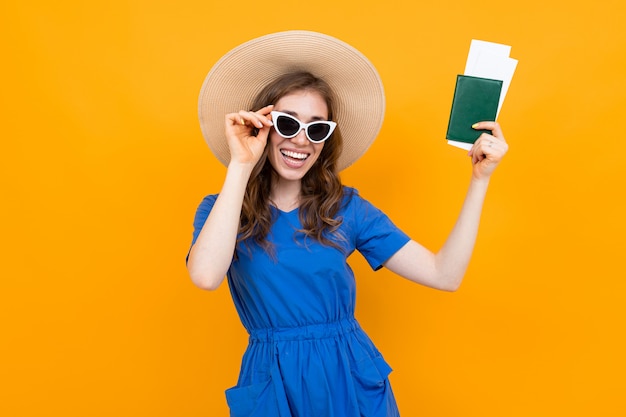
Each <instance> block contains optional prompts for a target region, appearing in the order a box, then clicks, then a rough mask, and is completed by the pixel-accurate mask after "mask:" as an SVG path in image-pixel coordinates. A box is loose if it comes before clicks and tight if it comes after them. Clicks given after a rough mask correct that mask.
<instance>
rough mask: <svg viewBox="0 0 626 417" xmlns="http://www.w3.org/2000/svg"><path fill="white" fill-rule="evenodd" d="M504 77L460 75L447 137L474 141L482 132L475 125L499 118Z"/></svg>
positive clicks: (453, 99)
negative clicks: (502, 78)
mask: <svg viewBox="0 0 626 417" xmlns="http://www.w3.org/2000/svg"><path fill="white" fill-rule="evenodd" d="M501 91H502V81H501V80H493V79H490V78H480V77H472V76H469V75H457V77H456V87H455V88H454V97H453V98H452V109H451V110H450V120H449V121H448V132H447V133H446V139H448V140H454V141H457V142H465V143H474V142H475V141H476V139H478V137H479V136H480V135H481V133H482V132H487V133H491V132H490V131H488V130H476V129H472V125H473V124H474V123H477V122H483V121H493V120H496V114H497V111H498V102H499V101H500V92H501Z"/></svg>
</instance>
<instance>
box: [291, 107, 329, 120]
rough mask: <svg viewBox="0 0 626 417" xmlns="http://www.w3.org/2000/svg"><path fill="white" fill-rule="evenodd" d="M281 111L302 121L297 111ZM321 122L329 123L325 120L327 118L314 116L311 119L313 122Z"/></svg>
mask: <svg viewBox="0 0 626 417" xmlns="http://www.w3.org/2000/svg"><path fill="white" fill-rule="evenodd" d="M280 111H281V112H283V113H287V114H288V115H291V116H293V117H295V118H296V119H298V120H300V117H299V116H298V113H297V112H295V111H291V110H280ZM320 120H321V121H324V122H326V121H328V119H325V118H323V117H320V116H313V117H312V118H311V121H312V122H318V121H320Z"/></svg>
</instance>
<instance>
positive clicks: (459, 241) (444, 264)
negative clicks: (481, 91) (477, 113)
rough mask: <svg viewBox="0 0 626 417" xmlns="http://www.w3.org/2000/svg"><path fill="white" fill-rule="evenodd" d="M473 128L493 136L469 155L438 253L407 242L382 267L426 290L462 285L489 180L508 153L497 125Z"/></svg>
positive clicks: (482, 138)
mask: <svg viewBox="0 0 626 417" xmlns="http://www.w3.org/2000/svg"><path fill="white" fill-rule="evenodd" d="M473 127H474V128H475V129H488V130H491V131H492V134H491V135H489V134H486V133H483V134H482V135H481V136H480V137H479V138H478V140H477V141H476V143H474V146H473V147H472V149H470V151H469V153H468V155H469V156H470V157H471V158H472V179H471V182H470V185H469V189H468V191H467V195H466V197H465V201H464V203H463V207H462V208H461V212H460V214H459V217H458V219H457V221H456V223H455V225H454V228H453V229H452V231H451V233H450V235H449V236H448V238H447V239H446V242H445V243H444V245H443V246H442V248H441V249H440V250H439V252H437V253H433V252H431V251H429V250H428V249H426V248H425V247H423V246H422V245H420V244H419V243H417V242H415V241H410V242H409V243H407V244H406V245H405V246H404V247H403V248H402V249H400V250H399V251H398V252H396V253H395V254H394V255H393V256H392V257H391V258H390V259H389V260H388V261H387V262H385V264H384V265H385V267H387V268H388V269H389V270H391V271H393V272H395V273H397V274H399V275H401V276H403V277H405V278H407V279H409V280H411V281H414V282H417V283H420V284H423V285H426V286H428V287H432V288H436V289H441V290H446V291H455V290H457V289H458V288H459V286H460V285H461V281H462V280H463V276H464V275H465V271H466V270H467V265H468V264H469V261H470V258H471V256H472V252H473V250H474V244H475V242H476V235H477V233H478V225H479V223H480V215H481V212H482V207H483V202H484V200H485V195H486V193H487V188H488V185H489V179H490V178H491V174H492V173H493V171H494V170H495V168H496V167H497V165H498V164H499V163H500V161H501V159H502V157H503V156H504V155H505V154H506V152H507V150H508V144H507V143H506V141H505V139H504V136H503V134H502V130H501V128H500V126H499V125H498V124H497V123H496V122H481V123H477V124H475V125H474V126H473Z"/></svg>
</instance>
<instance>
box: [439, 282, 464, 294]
mask: <svg viewBox="0 0 626 417" xmlns="http://www.w3.org/2000/svg"><path fill="white" fill-rule="evenodd" d="M459 288H461V283H460V282H452V283H447V284H445V285H443V286H442V287H441V288H439V289H440V290H442V291H446V292H456V291H458V289H459Z"/></svg>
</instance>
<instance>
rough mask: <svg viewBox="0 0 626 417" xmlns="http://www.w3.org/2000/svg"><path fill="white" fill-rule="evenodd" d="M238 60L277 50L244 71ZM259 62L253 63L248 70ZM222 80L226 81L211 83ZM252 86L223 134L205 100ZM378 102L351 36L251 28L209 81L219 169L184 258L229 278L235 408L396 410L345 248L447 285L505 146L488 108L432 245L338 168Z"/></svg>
mask: <svg viewBox="0 0 626 417" xmlns="http://www.w3.org/2000/svg"><path fill="white" fill-rule="evenodd" d="M285 45H289V46H285ZM338 48H339V50H338ZM243 58H245V59H243ZM295 58H297V59H295ZM264 60H265V61H264ZM242 62H248V63H249V64H248V65H249V66H254V65H255V64H256V63H262V62H269V63H271V64H270V65H269V66H266V67H264V68H262V67H263V65H260V64H259V67H258V68H254V71H253V70H248V71H246V70H242V69H241V68H242ZM276 62H279V63H282V64H280V65H275V63H276ZM294 62H297V64H298V65H293V63H294ZM234 68H236V69H237V71H238V74H237V75H236V76H237V77H241V79H245V82H240V83H233V82H232V81H233V80H232V79H231V80H230V82H226V79H225V78H228V77H232V78H233V79H234V78H235V75H233V73H232V71H233V69H234ZM259 71H260V72H261V73H262V74H263V76H262V77H261V76H258V75H257V76H253V75H250V74H258V73H259ZM250 77H257V78H256V79H247V78H250ZM238 79H239V78H238ZM267 79H269V81H267ZM224 85H227V86H231V85H232V87H229V88H231V91H222V90H220V89H221V88H223V86H224ZM261 85H263V87H262V88H260V89H259V87H260V86H261ZM346 85H348V87H346ZM243 86H246V87H243ZM246 88H247V89H248V90H249V91H245V92H244V93H242V95H243V96H244V98H243V99H241V100H243V102H242V103H243V104H242V105H241V106H240V107H238V108H240V109H248V108H250V109H253V111H248V110H239V111H235V112H229V113H227V114H226V120H225V127H222V128H221V129H223V132H224V133H221V134H219V133H218V132H217V130H216V128H215V125H216V122H215V117H216V116H215V114H216V113H219V111H216V109H210V108H209V107H211V106H215V105H216V104H215V103H218V104H217V105H218V106H219V105H223V106H232V105H233V104H232V103H228V104H223V103H222V102H223V100H218V99H217V97H218V96H220V95H221V98H225V97H232V96H234V95H236V94H235V93H236V92H237V91H240V90H241V89H244V90H245V89H246ZM337 90H339V93H337ZM253 93H254V94H253ZM248 96H250V97H253V99H252V101H246V100H250V97H248ZM383 113H384V94H383V91H382V85H381V83H380V80H379V79H378V75H377V73H376V72H375V70H374V69H373V67H372V66H371V64H370V63H369V61H367V59H366V58H365V57H363V56H362V55H361V54H360V53H359V52H358V51H356V50H354V49H353V48H351V47H350V46H349V45H346V44H344V43H343V42H341V41H338V40H336V39H334V38H330V37H327V36H325V35H320V34H316V33H311V32H283V33H278V34H273V35H268V36H266V37H263V38H259V39H256V40H253V41H250V42H248V43H246V44H244V45H242V46H240V47H238V48H236V49H235V50H233V51H231V52H230V53H229V54H227V55H226V56H225V57H224V58H222V60H221V61H220V62H218V64H216V66H215V67H214V68H213V70H212V71H211V72H210V73H209V75H208V76H207V80H205V85H204V86H203V91H202V93H201V99H200V118H201V124H202V126H203V133H204V135H205V138H206V139H207V141H208V142H209V145H210V146H211V149H213V151H214V152H215V153H216V155H217V156H218V158H219V159H220V160H222V161H223V162H227V166H228V169H227V174H226V179H225V181H224V185H223V188H222V190H221V192H220V193H219V194H218V195H211V196H208V197H206V198H205V199H204V201H203V202H202V203H201V205H200V207H199V208H198V211H197V213H196V218H195V221H194V227H195V231H194V238H193V243H192V247H191V250H190V253H189V256H188V269H189V273H190V276H191V278H192V280H193V282H194V283H195V284H196V285H198V286H199V287H200V288H204V289H209V290H212V289H216V288H218V287H219V285H220V284H221V283H222V281H223V279H224V277H225V276H227V277H228V283H229V286H230V289H231V293H232V297H233V301H234V303H235V306H236V308H237V311H238V313H239V315H240V318H241V320H242V323H243V325H244V326H245V327H246V329H247V330H248V332H249V334H250V342H249V346H248V349H247V350H246V352H245V354H244V358H243V361H242V368H241V372H240V376H239V381H238V383H237V386H235V387H233V388H231V389H230V390H227V392H226V397H227V400H228V404H229V406H230V409H231V415H232V416H236V417H240V416H281V417H286V416H342V417H346V416H354V417H358V416H397V415H399V413H398V409H397V406H396V403H395V400H394V397H393V393H392V390H391V387H390V385H389V380H388V374H389V373H390V372H391V368H390V367H389V365H388V364H387V363H386V362H385V360H384V359H383V358H382V356H381V354H380V353H379V352H378V350H377V349H376V347H375V346H374V344H373V343H372V342H371V340H370V339H369V338H368V337H367V335H366V334H365V333H364V332H363V330H362V329H361V327H360V326H359V324H358V322H357V321H356V320H355V318H354V304H355V283H354V276H353V273H352V270H351V269H350V267H349V265H348V264H347V258H348V256H349V255H350V254H351V253H352V252H353V251H354V250H355V249H356V250H358V251H359V252H361V254H363V256H364V257H365V258H366V259H367V261H368V262H369V264H370V265H371V266H372V268H374V269H379V268H381V267H382V266H385V267H386V268H388V269H390V270H391V271H393V272H396V273H397V274H399V275H401V276H403V277H405V278H408V279H410V280H412V281H415V282H417V283H420V284H423V285H427V286H429V287H433V288H438V289H443V290H450V291H452V290H455V289H457V288H458V286H459V284H460V282H461V279H462V277H463V274H464V272H465V269H466V267H467V264H468V262H469V258H470V255H471V252H472V249H473V246H474V241H475V237H476V232H477V228H478V223H479V217H480V211H481V208H482V203H483V200H484V196H485V192H486V190H487V185H488V182H489V177H490V175H491V173H492V172H493V170H494V168H495V167H496V166H497V164H498V162H499V161H500V159H501V158H502V156H503V155H504V154H505V153H506V150H507V145H506V142H505V141H504V138H503V135H502V132H501V130H500V127H499V126H498V125H497V124H496V123H495V122H480V123H477V124H476V125H475V126H474V127H475V128H476V129H488V130H491V131H492V135H488V134H483V135H482V136H481V137H480V138H479V139H478V140H477V141H476V143H475V144H474V147H473V148H472V150H471V151H470V153H469V154H470V156H471V158H472V166H473V170H472V181H471V183H470V188H469V190H468V194H467V198H466V201H465V203H464V205H463V208H462V210H461V213H460V215H459V219H458V221H457V223H456V225H455V227H454V229H453V231H452V232H451V234H450V236H449V238H448V239H447V241H446V243H445V244H444V246H443V248H442V249H441V250H440V251H439V252H437V253H436V254H434V253H432V252H430V251H429V250H427V249H426V248H424V247H423V246H421V245H420V244H418V243H417V242H415V241H413V240H411V239H410V238H409V237H408V236H407V235H405V234H404V233H403V232H402V231H400V230H399V229H398V228H397V227H396V226H394V225H393V223H392V222H391V221H390V220H389V219H388V218H387V216H386V215H385V214H384V213H382V212H381V211H379V210H378V209H376V208H375V207H373V206H372V205H371V204H370V203H368V202H367V201H366V200H364V199H363V198H361V197H360V196H359V195H358V192H357V191H356V190H354V189H351V188H347V187H343V186H342V185H341V182H340V180H339V176H338V171H339V170H341V169H343V168H345V167H346V166H348V165H350V164H351V163H352V162H354V161H355V160H356V159H358V157H359V156H360V155H362V153H363V152H365V150H366V149H367V147H368V146H369V144H370V143H371V141H372V140H373V139H374V138H375V136H376V134H377V133H378V129H379V128H380V123H381V122H382V115H383ZM222 114H224V113H222ZM222 123H223V122H222ZM222 126H224V125H223V124H222ZM340 131H341V133H340ZM224 144H227V149H225V146H224Z"/></svg>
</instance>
